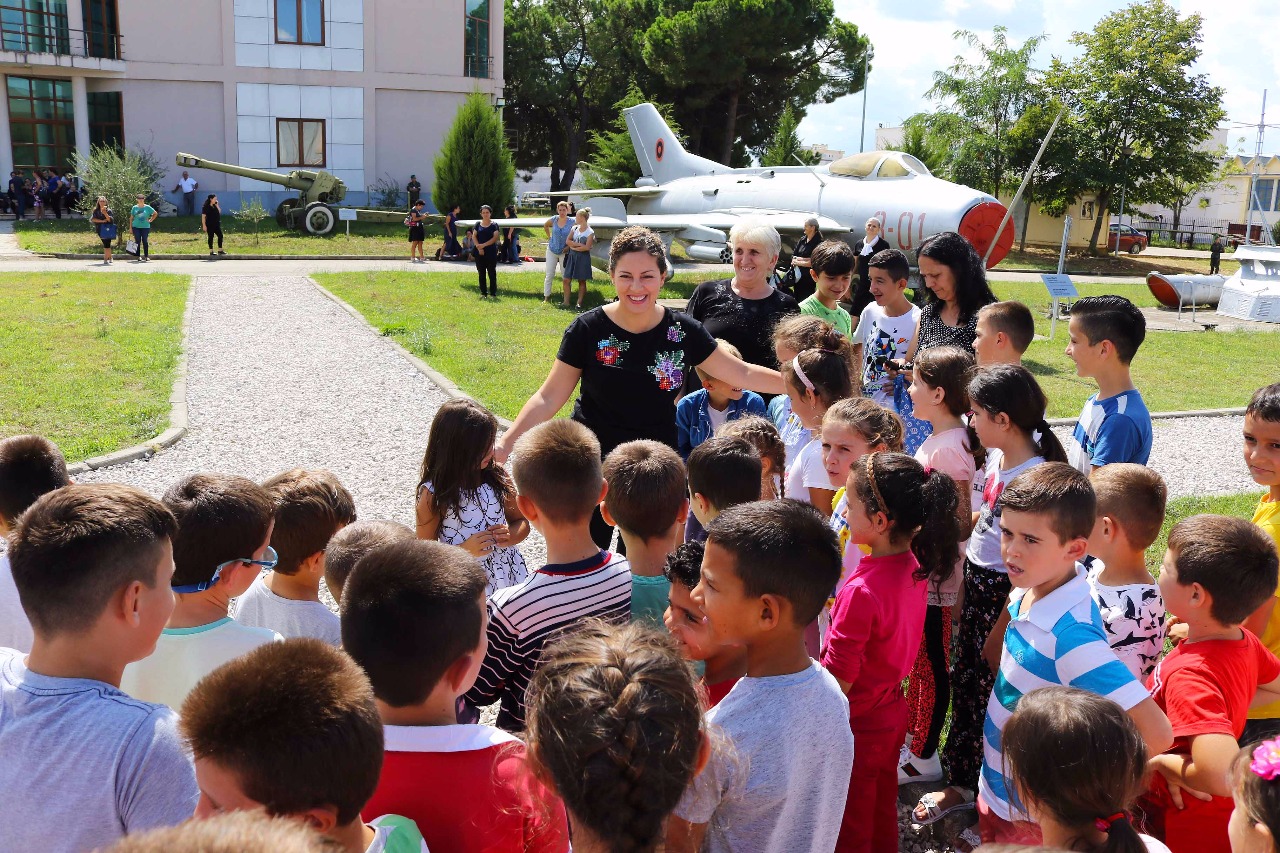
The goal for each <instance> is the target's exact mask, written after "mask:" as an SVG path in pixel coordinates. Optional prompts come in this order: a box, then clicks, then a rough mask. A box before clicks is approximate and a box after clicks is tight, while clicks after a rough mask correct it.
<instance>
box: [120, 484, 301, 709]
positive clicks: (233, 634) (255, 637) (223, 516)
mask: <svg viewBox="0 0 1280 853" xmlns="http://www.w3.org/2000/svg"><path fill="white" fill-rule="evenodd" d="M163 503H164V505H165V506H167V507H168V508H169V511H170V512H172V513H173V515H174V517H175V518H176V519H177V520H178V534H177V535H176V536H175V537H174V538H173V562H174V572H173V580H172V581H171V583H170V586H172V588H173V591H174V593H176V598H177V604H176V605H175V606H174V608H173V615H171V616H170V617H169V624H168V625H166V626H165V629H164V631H163V632H162V633H161V634H160V639H159V640H158V641H157V642H156V649H155V651H154V652H152V653H151V654H150V655H148V656H147V657H145V658H143V659H142V660H140V661H135V662H134V663H131V664H129V665H128V666H126V667H125V669H124V676H123V677H122V678H121V679H120V689H121V690H123V691H124V692H125V693H128V694H129V695H130V696H133V697H134V698H137V699H142V700H144V701H147V702H156V703H159V704H161V705H168V706H169V707H170V708H174V709H177V708H180V707H182V700H183V699H186V698H187V694H188V693H190V692H191V689H192V688H193V687H195V686H196V683H197V682H198V681H200V679H202V678H204V677H205V676H206V675H208V674H209V673H211V672H213V671H214V670H215V669H217V668H218V667H220V666H222V665H223V664H224V663H226V662H227V661H229V660H232V659H234V658H238V657H240V656H241V655H243V654H246V653H247V652H249V651H252V650H253V649H256V648H257V647H258V646H261V645H262V644H263V643H270V642H273V641H279V640H280V639H281V637H280V635H279V634H277V633H276V632H275V631H271V630H269V629H267V628H255V627H252V626H249V625H241V624H239V623H238V622H234V621H232V619H231V617H230V616H228V615H227V610H228V608H229V607H230V604H231V599H233V598H235V597H236V596H238V595H243V594H244V592H245V590H247V589H248V588H249V585H250V584H252V583H253V581H254V579H255V578H257V577H258V574H259V573H260V572H261V571H262V569H263V568H271V567H272V566H274V565H275V561H276V558H275V553H274V552H273V551H272V550H271V546H270V545H269V544H268V543H269V542H270V541H271V527H272V520H273V518H274V515H275V510H274V509H273V507H272V504H271V498H270V496H269V495H268V494H267V492H266V490H265V489H263V488H262V487H261V486H259V485H258V484H257V483H255V482H253V481H252V480H250V479H248V478H246V477H234V476H230V475H227V474H192V475H191V476H189V477H186V478H184V479H182V480H180V481H179V482H177V483H175V484H174V485H173V486H172V487H171V488H170V489H169V491H167V492H165V495H164V498H163Z"/></svg>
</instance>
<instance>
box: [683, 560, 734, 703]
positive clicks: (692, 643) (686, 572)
mask: <svg viewBox="0 0 1280 853" xmlns="http://www.w3.org/2000/svg"><path fill="white" fill-rule="evenodd" d="M704 549H705V545H704V544H703V543H702V542H686V543H684V544H683V545H681V546H680V547H679V548H677V549H676V550H675V551H673V552H671V555H670V556H668V557H667V565H666V568H664V569H663V571H662V574H663V576H664V577H665V578H666V579H667V581H668V583H669V584H670V586H669V587H668V599H667V610H666V612H665V613H664V614H663V624H664V625H665V626H666V629H667V631H668V632H670V634H671V636H672V637H674V638H675V641H676V644H677V645H678V646H679V647H680V652H681V653H682V654H683V655H684V656H685V657H686V658H688V659H689V660H691V661H695V662H697V663H701V664H702V665H703V669H702V683H703V684H704V685H705V686H706V688H707V707H708V708H714V707H715V706H716V705H719V704H720V700H721V699H723V698H724V697H725V696H727V695H729V691H730V690H732V689H733V685H735V684H737V683H738V679H739V678H741V677H742V676H744V675H746V674H747V650H746V649H745V648H743V647H742V646H722V645H718V644H716V643H715V642H713V641H712V640H711V634H710V631H709V630H708V629H707V623H706V619H705V618H704V617H705V616H706V614H705V613H703V612H702V608H701V607H699V606H698V605H697V604H696V603H694V600H693V590H694V588H695V587H696V586H697V585H698V582H699V581H700V580H702V555H703V551H704Z"/></svg>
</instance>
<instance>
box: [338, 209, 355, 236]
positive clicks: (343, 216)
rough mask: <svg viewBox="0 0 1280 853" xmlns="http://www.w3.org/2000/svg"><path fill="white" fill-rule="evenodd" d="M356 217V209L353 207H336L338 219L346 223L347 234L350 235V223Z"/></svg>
mask: <svg viewBox="0 0 1280 853" xmlns="http://www.w3.org/2000/svg"><path fill="white" fill-rule="evenodd" d="M355 219H356V209H355V208H354V207H340V208H338V221H339V222H345V223H347V236H348V237H350V236H351V223H352V222H354V221H355Z"/></svg>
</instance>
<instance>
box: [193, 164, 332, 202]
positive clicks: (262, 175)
mask: <svg viewBox="0 0 1280 853" xmlns="http://www.w3.org/2000/svg"><path fill="white" fill-rule="evenodd" d="M174 160H175V161H176V162H177V164H178V165H179V166H183V167H185V168H188V169H212V170H213V171H215V172H225V173H226V174H228V175H239V176H240V177H242V178H251V179H253V180H255V181H263V182H264V183H268V184H278V185H280V186H282V187H288V188H289V189H291V190H298V192H299V193H301V196H302V197H301V199H300V201H301V202H302V203H303V204H309V203H311V202H315V201H320V202H324V203H326V204H337V203H338V202H340V201H342V199H343V198H345V197H346V195H347V186H346V184H344V183H343V182H342V181H341V180H339V179H338V178H336V177H334V176H333V175H331V174H329V173H328V172H323V171H320V172H313V171H310V170H307V169H295V170H293V171H292V172H289V173H288V174H285V175H282V174H280V173H279V172H269V171H267V170H266V169H250V168H247V167H245V166H235V165H232V164H231V163H219V162H218V161H217V160H206V159H205V158H203V157H197V156H195V155H194V154H184V153H179V154H178V156H177V157H175V158H174Z"/></svg>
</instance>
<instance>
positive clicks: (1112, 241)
mask: <svg viewBox="0 0 1280 853" xmlns="http://www.w3.org/2000/svg"><path fill="white" fill-rule="evenodd" d="M1117 234H1119V235H1120V251H1122V252H1128V253H1129V254H1131V255H1136V254H1138V253H1139V252H1141V251H1142V250H1143V249H1145V248H1147V244H1148V243H1150V242H1151V241H1150V239H1148V237H1147V235H1146V234H1143V233H1142V232H1141V231H1139V230H1138V229H1136V228H1134V227H1132V226H1130V225H1112V226H1111V233H1110V234H1109V235H1107V251H1108V252H1114V251H1115V248H1116V235H1117Z"/></svg>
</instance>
